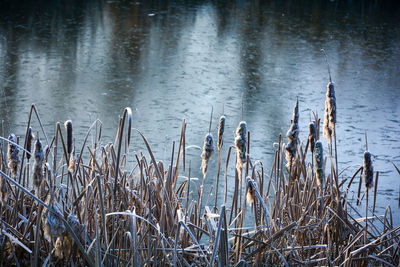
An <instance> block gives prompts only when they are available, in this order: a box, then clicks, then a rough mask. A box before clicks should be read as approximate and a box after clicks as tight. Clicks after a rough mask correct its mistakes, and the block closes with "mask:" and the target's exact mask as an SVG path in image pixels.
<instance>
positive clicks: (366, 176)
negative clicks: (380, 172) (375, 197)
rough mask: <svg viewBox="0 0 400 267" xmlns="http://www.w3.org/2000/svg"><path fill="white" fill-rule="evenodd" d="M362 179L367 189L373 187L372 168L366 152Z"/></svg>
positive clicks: (369, 155)
mask: <svg viewBox="0 0 400 267" xmlns="http://www.w3.org/2000/svg"><path fill="white" fill-rule="evenodd" d="M362 178H363V180H364V184H365V187H366V188H367V189H370V188H372V187H373V186H374V166H373V165H372V159H371V153H369V152H368V151H365V152H364V161H363V173H362Z"/></svg>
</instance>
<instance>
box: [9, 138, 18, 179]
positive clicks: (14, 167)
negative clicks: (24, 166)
mask: <svg viewBox="0 0 400 267" xmlns="http://www.w3.org/2000/svg"><path fill="white" fill-rule="evenodd" d="M8 140H10V141H11V142H14V143H15V144H16V143H17V137H16V136H15V134H10V136H9V137H8ZM15 144H11V143H8V154H7V155H8V167H9V168H10V171H11V177H14V178H15V177H16V176H17V171H18V164H19V162H20V159H19V155H18V153H19V148H18V146H17V145H15Z"/></svg>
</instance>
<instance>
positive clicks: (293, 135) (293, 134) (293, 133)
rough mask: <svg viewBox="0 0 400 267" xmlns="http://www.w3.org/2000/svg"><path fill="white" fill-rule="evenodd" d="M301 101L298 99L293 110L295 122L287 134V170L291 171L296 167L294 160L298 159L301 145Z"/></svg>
mask: <svg viewBox="0 0 400 267" xmlns="http://www.w3.org/2000/svg"><path fill="white" fill-rule="evenodd" d="M299 116H300V113H299V100H298V99H297V101H296V105H295V107H294V109H293V120H292V123H291V125H290V128H289V130H288V132H287V133H286V136H287V138H288V144H287V146H286V151H285V155H286V161H287V163H286V168H288V169H289V171H290V170H291V168H292V166H293V165H294V160H295V158H296V154H297V146H298V144H299V132H300V129H299Z"/></svg>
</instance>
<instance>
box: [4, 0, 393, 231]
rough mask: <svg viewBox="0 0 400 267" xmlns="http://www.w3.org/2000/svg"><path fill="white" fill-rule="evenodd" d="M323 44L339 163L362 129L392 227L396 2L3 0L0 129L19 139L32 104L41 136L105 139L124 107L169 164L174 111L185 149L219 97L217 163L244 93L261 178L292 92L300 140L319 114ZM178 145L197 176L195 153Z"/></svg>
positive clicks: (354, 151)
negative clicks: (221, 119) (99, 126)
mask: <svg viewBox="0 0 400 267" xmlns="http://www.w3.org/2000/svg"><path fill="white" fill-rule="evenodd" d="M321 48H324V49H325V50H326V52H327V53H328V56H329V59H330V64H331V71H332V78H333V80H334V82H335V84H336V98H337V106H338V110H337V114H338V119H337V120H338V123H337V131H338V133H337V135H338V154H339V159H340V162H339V168H340V169H341V170H342V169H344V168H346V167H349V168H348V169H347V170H346V171H345V175H344V177H347V178H348V177H349V176H351V175H352V174H354V172H355V171H356V170H357V169H358V168H359V167H360V166H361V164H362V155H363V152H364V150H365V145H364V144H365V140H364V133H365V132H367V133H368V140H369V150H370V151H371V152H372V154H373V155H374V164H375V170H379V171H380V176H379V195H378V200H377V209H378V213H383V212H384V209H385V207H386V206H387V205H391V207H392V210H393V212H394V216H395V221H396V222H397V224H398V223H400V219H399V214H400V212H399V208H398V196H399V186H400V175H399V174H398V173H397V172H396V171H395V169H394V167H393V165H392V163H391V161H393V162H394V163H395V164H397V165H398V166H399V167H400V137H399V136H400V107H399V106H400V97H399V93H400V88H399V85H400V78H399V77H400V67H399V66H400V64H399V63H400V9H399V5H398V4H396V2H395V1H393V2H391V1H371V2H367V3H364V1H277V2H272V3H271V2H268V3H264V2H263V1H239V0H238V1H143V2H139V1H136V2H135V1H44V0H43V1H2V2H1V4H0V96H1V98H0V99H1V101H0V118H1V120H3V121H4V123H3V127H4V128H5V131H6V132H7V133H8V131H9V129H11V131H13V132H15V133H16V134H18V135H21V136H23V135H24V131H25V126H26V123H27V117H28V111H29V108H30V105H31V103H35V104H36V105H37V107H38V110H39V112H40V114H41V118H42V120H43V122H44V124H45V125H44V126H45V128H46V130H47V131H48V133H49V134H51V133H53V131H54V125H55V122H57V121H65V120H66V119H72V120H73V122H74V125H75V133H76V136H80V137H81V139H83V136H84V133H86V131H87V128H88V127H89V125H90V122H91V121H93V120H94V119H95V118H99V119H100V120H101V121H102V122H103V124H104V129H103V140H104V142H108V141H111V142H112V141H113V140H114V136H115V131H116V127H117V125H118V116H119V115H121V114H122V111H123V109H124V108H125V107H126V106H129V107H132V109H133V111H134V127H135V128H138V129H140V130H141V131H142V132H143V133H144V134H145V135H146V137H147V138H148V139H149V141H150V143H151V146H152V148H153V150H154V152H155V154H156V157H157V159H158V160H163V161H164V162H168V161H169V160H170V151H171V149H172V141H177V142H178V141H179V134H180V126H181V120H182V118H185V119H186V121H187V123H188V126H187V143H188V145H198V146H201V145H202V142H203V137H204V135H205V133H206V132H207V131H208V124H209V117H210V111H211V106H213V107H214V118H213V119H214V120H213V127H212V133H213V134H214V136H216V127H217V124H216V121H217V119H218V116H219V115H221V114H222V107H223V106H224V107H225V108H224V113H225V115H226V116H227V127H226V135H225V136H226V137H225V138H226V139H225V148H224V152H223V160H224V161H225V158H226V154H227V147H228V146H229V145H230V144H233V136H234V130H235V128H236V126H237V125H238V123H239V121H240V120H241V119H242V114H241V113H242V112H241V106H242V98H243V107H244V114H243V118H244V119H245V120H246V121H247V123H248V129H249V130H250V131H251V156H252V158H253V159H260V160H262V161H263V162H264V165H265V167H266V172H267V173H269V171H270V168H271V165H272V157H273V143H274V142H277V140H278V136H279V134H281V133H283V134H285V133H286V131H287V129H288V127H289V124H290V119H291V116H292V115H291V113H292V109H293V106H294V104H295V101H296V97H298V98H299V101H300V111H301V114H300V127H301V129H302V132H301V134H300V136H301V139H302V140H306V139H305V138H306V136H307V131H308V128H307V125H308V123H309V121H310V117H311V110H315V111H317V112H318V114H319V115H320V116H321V117H322V114H323V108H324V100H325V91H326V84H327V82H328V73H327V67H326V63H325V60H324V57H323V54H322V53H321V51H320V49H321ZM35 123H36V122H35ZM36 125H37V123H36ZM4 135H6V134H4ZM285 140H286V139H285ZM77 142H81V140H77ZM132 142H133V149H134V150H135V151H142V150H143V149H144V146H143V143H142V142H140V140H139V138H138V136H137V135H134V136H133V140H132ZM188 153H189V154H188V160H191V161H192V166H193V172H192V173H193V175H194V176H198V177H199V176H200V169H199V167H200V151H199V150H196V149H191V150H189V151H188ZM216 159H217V156H214V158H213V159H212V161H211V166H210V173H209V176H208V180H207V182H208V185H211V184H214V179H215V169H216V165H217V164H216ZM132 160H133V159H132ZM229 179H230V180H233V173H229ZM355 185H356V186H357V185H358V178H357V182H356V183H355ZM356 186H354V187H353V188H352V191H351V192H350V194H349V197H350V198H354V197H355V196H356V190H357V189H356ZM229 188H232V189H233V185H232V186H230V187H229ZM361 210H364V209H361ZM360 212H362V211H360Z"/></svg>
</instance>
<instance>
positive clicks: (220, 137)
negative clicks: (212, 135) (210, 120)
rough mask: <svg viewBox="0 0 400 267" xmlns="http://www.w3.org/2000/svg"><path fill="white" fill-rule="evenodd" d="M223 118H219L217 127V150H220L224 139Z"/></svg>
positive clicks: (224, 118)
mask: <svg viewBox="0 0 400 267" xmlns="http://www.w3.org/2000/svg"><path fill="white" fill-rule="evenodd" d="M225 120H226V117H225V116H221V117H220V118H219V126H218V150H221V148H222V145H223V139H224V131H225Z"/></svg>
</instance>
